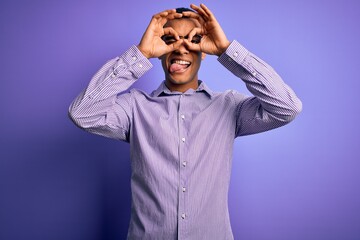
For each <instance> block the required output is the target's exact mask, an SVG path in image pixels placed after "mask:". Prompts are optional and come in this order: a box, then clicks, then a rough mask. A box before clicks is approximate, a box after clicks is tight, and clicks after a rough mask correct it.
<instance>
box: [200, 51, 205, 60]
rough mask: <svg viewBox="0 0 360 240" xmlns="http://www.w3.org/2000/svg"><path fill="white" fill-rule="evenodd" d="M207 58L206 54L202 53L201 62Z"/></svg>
mask: <svg viewBox="0 0 360 240" xmlns="http://www.w3.org/2000/svg"><path fill="white" fill-rule="evenodd" d="M205 57H206V53H204V52H202V53H201V60H204V59H205Z"/></svg>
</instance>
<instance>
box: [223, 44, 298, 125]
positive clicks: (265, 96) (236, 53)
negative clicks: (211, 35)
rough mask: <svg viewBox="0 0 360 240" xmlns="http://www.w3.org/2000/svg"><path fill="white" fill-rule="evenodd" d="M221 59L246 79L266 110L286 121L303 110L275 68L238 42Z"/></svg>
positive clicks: (246, 82) (251, 90) (227, 66)
mask: <svg viewBox="0 0 360 240" xmlns="http://www.w3.org/2000/svg"><path fill="white" fill-rule="evenodd" d="M218 60H219V62H220V63H222V64H223V65H224V66H225V67H226V68H227V69H229V70H230V71H231V72H232V73H233V74H235V75H236V76H237V77H239V78H241V79H242V80H243V81H244V82H245V84H246V87H247V88H248V90H249V91H250V92H251V93H252V94H254V96H255V97H256V98H257V99H258V100H259V103H260V105H261V109H262V110H265V111H266V112H268V113H270V114H272V115H273V116H275V117H276V118H278V119H279V120H283V121H291V120H292V119H293V118H294V117H295V116H296V115H297V114H298V113H299V112H300V111H301V109H302V103H301V101H300V100H299V98H298V97H297V96H296V94H295V93H294V91H293V90H292V89H291V88H290V87H289V86H288V85H286V84H285V83H284V81H283V80H282V79H281V77H280V76H279V75H278V74H277V73H276V72H275V70H274V69H273V68H272V67H271V66H269V65H268V64H267V63H265V62H264V61H263V60H261V59H260V58H258V57H257V56H255V55H254V54H252V53H250V52H249V51H248V50H247V49H245V48H244V47H243V46H242V45H241V44H239V43H238V42H236V41H233V42H232V43H231V45H230V46H229V48H228V49H227V50H226V52H225V53H224V54H222V55H221V56H220V57H219V59H218Z"/></svg>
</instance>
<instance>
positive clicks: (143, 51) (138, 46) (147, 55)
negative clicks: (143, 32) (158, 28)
mask: <svg viewBox="0 0 360 240" xmlns="http://www.w3.org/2000/svg"><path fill="white" fill-rule="evenodd" d="M136 47H137V48H138V49H139V51H140V52H141V54H142V55H144V57H146V58H147V59H149V58H151V56H150V55H149V54H148V53H147V52H146V51H145V50H144V49H143V48H142V47H141V46H140V44H139V45H137V46H136Z"/></svg>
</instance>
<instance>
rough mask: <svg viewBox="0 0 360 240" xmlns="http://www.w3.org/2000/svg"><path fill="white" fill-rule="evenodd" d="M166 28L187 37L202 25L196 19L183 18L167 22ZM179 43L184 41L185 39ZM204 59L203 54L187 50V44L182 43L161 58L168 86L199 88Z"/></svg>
mask: <svg viewBox="0 0 360 240" xmlns="http://www.w3.org/2000/svg"><path fill="white" fill-rule="evenodd" d="M164 27H172V28H173V29H174V30H175V31H176V32H177V33H178V34H179V36H181V37H187V36H188V34H189V33H190V31H191V30H192V29H193V28H195V27H200V24H199V22H198V21H197V20H195V19H190V18H181V19H174V20H171V21H169V22H167V23H166V25H165V26H164ZM170 38H171V36H170ZM189 40H190V39H189ZM178 41H183V39H180V40H178ZM204 57H205V54H202V53H201V52H197V51H190V50H189V49H187V47H186V45H185V43H182V44H181V46H180V47H179V48H178V49H177V50H174V51H173V52H170V53H167V54H164V55H163V56H161V57H160V59H161V63H162V67H163V69H164V72H165V78H166V81H165V82H166V84H167V86H168V87H172V86H176V85H183V86H184V87H186V85H188V86H189V88H190V87H193V86H196V87H197V82H198V71H199V68H200V63H201V60H202V58H204ZM170 90H171V89H170Z"/></svg>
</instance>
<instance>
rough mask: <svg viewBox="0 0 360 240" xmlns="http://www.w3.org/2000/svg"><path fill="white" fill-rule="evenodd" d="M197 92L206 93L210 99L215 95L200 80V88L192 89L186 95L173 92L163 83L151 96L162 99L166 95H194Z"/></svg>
mask: <svg viewBox="0 0 360 240" xmlns="http://www.w3.org/2000/svg"><path fill="white" fill-rule="evenodd" d="M195 92H205V93H206V94H207V95H208V96H209V97H210V98H212V97H213V95H214V93H213V91H212V90H211V89H210V88H209V87H208V86H207V85H206V84H205V83H204V82H203V81H200V80H199V86H198V88H197V89H196V90H194V89H192V88H190V89H188V90H187V91H186V92H184V93H182V92H176V91H174V92H171V91H170V90H169V89H168V87H167V86H166V84H165V81H163V82H162V83H161V84H160V86H159V87H158V88H157V89H156V90H155V91H153V92H152V94H151V95H152V96H154V97H161V96H166V95H180V94H185V95H192V94H194V93H195Z"/></svg>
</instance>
